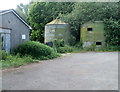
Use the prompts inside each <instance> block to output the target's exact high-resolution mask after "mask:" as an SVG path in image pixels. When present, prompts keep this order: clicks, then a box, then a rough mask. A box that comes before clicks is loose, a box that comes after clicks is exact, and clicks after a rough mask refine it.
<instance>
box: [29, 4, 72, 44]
mask: <svg viewBox="0 0 120 92" xmlns="http://www.w3.org/2000/svg"><path fill="white" fill-rule="evenodd" d="M73 5H74V3H71V2H59V3H57V2H34V3H32V5H31V6H30V11H29V17H28V18H29V22H30V24H31V26H32V27H33V29H34V31H33V32H35V31H38V30H39V31H40V32H39V33H40V34H39V36H38V37H37V38H36V39H32V40H38V41H40V42H44V27H45V25H46V24H47V23H48V22H50V21H52V20H53V19H56V18H59V17H60V16H61V14H68V13H70V12H71V11H72V6H73ZM70 6H71V7H70ZM33 34H34V33H33ZM31 37H32V35H31ZM32 38H34V37H32Z"/></svg>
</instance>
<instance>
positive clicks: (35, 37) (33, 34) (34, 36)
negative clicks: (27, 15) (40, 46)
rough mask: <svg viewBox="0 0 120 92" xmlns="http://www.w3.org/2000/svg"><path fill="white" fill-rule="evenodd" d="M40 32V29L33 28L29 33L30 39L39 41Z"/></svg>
mask: <svg viewBox="0 0 120 92" xmlns="http://www.w3.org/2000/svg"><path fill="white" fill-rule="evenodd" d="M40 34H41V31H40V30H37V31H34V30H33V31H32V32H31V34H30V40H32V41H40V39H41V35H40ZM38 38H39V39H38Z"/></svg>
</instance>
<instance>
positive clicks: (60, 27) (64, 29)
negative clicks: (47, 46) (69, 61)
mask: <svg viewBox="0 0 120 92" xmlns="http://www.w3.org/2000/svg"><path fill="white" fill-rule="evenodd" d="M69 38H70V31H69V24H68V23H65V22H64V21H62V20H60V19H55V20H53V21H52V22H50V23H47V24H46V26H45V41H44V42H45V43H49V42H52V41H53V40H55V39H63V40H64V41H65V44H69Z"/></svg>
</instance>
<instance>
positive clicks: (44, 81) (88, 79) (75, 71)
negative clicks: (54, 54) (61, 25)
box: [2, 52, 118, 90]
mask: <svg viewBox="0 0 120 92" xmlns="http://www.w3.org/2000/svg"><path fill="white" fill-rule="evenodd" d="M2 76H3V78H2V80H3V81H2V82H3V84H2V85H3V90H117V89H118V52H88V53H76V54H68V55H66V56H63V57H60V58H57V59H53V60H46V61H41V62H40V63H35V64H30V65H26V66H22V67H20V68H16V69H8V70H4V71H3V75H2Z"/></svg>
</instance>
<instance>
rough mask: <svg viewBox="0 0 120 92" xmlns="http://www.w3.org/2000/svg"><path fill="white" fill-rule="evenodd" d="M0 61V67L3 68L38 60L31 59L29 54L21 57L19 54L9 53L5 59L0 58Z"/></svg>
mask: <svg viewBox="0 0 120 92" xmlns="http://www.w3.org/2000/svg"><path fill="white" fill-rule="evenodd" d="M0 62H2V66H0V67H2V69H4V68H10V67H19V66H22V65H26V64H30V63H35V62H38V60H34V59H32V57H31V56H23V57H21V56H20V55H19V54H17V55H16V56H14V55H9V56H7V58H6V59H5V60H1V61H0Z"/></svg>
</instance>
